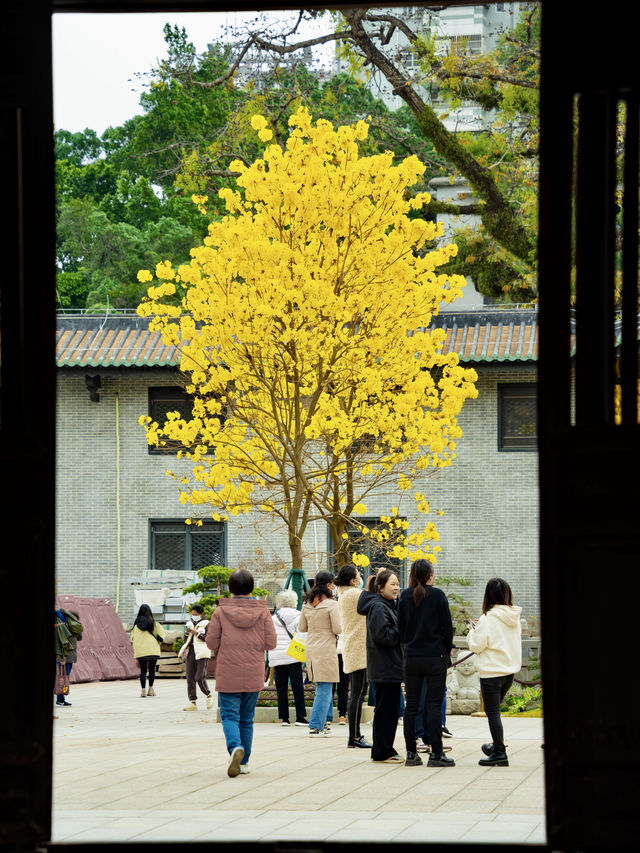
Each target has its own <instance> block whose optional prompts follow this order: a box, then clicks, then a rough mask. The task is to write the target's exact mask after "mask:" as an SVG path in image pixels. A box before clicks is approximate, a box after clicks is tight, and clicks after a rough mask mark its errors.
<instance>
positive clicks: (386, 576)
mask: <svg viewBox="0 0 640 853" xmlns="http://www.w3.org/2000/svg"><path fill="white" fill-rule="evenodd" d="M397 577H398V576H397V574H396V573H395V572H392V571H391V569H383V570H382V571H381V572H378V574H377V575H376V592H378V593H379V592H380V590H381V589H383V587H385V586H386V585H387V581H389V580H390V578H397Z"/></svg>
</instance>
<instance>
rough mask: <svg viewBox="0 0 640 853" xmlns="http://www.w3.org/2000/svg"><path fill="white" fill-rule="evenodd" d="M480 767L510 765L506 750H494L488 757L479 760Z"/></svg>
mask: <svg viewBox="0 0 640 853" xmlns="http://www.w3.org/2000/svg"><path fill="white" fill-rule="evenodd" d="M478 764H479V765H480V767H508V766H509V759H508V758H507V753H506V752H492V753H491V755H490V756H489V757H488V758H481V759H480V761H478Z"/></svg>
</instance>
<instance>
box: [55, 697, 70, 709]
mask: <svg viewBox="0 0 640 853" xmlns="http://www.w3.org/2000/svg"><path fill="white" fill-rule="evenodd" d="M63 705H66V706H67V708H70V707H71V705H72V703H71V702H67V700H66V699H65V700H64V701H63V702H56V708H60V707H61V706H63Z"/></svg>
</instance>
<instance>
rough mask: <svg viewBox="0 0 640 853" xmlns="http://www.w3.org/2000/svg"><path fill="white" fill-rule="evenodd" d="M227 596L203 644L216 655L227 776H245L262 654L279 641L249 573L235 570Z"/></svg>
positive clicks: (260, 681) (261, 682)
mask: <svg viewBox="0 0 640 853" xmlns="http://www.w3.org/2000/svg"><path fill="white" fill-rule="evenodd" d="M228 586H229V592H230V593H231V595H232V598H221V599H220V600H219V601H218V605H217V607H216V609H215V610H214V611H213V614H212V616H211V620H210V622H209V627H208V628H207V636H206V643H207V646H208V647H209V648H210V649H211V650H212V651H214V652H217V656H216V691H217V692H218V707H219V708H220V720H221V722H222V731H223V732H224V737H225V741H226V744H227V752H228V753H229V764H228V766H227V775H228V776H231V777H234V776H238V775H240V774H241V773H248V772H249V756H250V755H251V749H252V746H253V717H254V714H255V709H256V703H257V701H258V694H259V693H260V691H261V690H262V688H263V687H264V653H265V652H267V651H271V649H275V647H276V645H277V642H278V638H277V636H276V629H275V628H274V626H273V622H272V621H271V614H270V613H269V608H268V607H267V602H266V601H265V600H263V599H256V598H251V593H252V592H253V587H254V583H253V575H252V574H251V572H248V571H247V570H246V569H236V571H235V572H232V573H231V575H230V576H229V581H228Z"/></svg>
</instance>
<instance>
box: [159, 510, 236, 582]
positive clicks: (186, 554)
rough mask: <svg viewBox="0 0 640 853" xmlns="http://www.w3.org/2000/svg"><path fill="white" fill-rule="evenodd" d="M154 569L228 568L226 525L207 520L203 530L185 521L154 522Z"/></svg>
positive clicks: (188, 570) (195, 569)
mask: <svg viewBox="0 0 640 853" xmlns="http://www.w3.org/2000/svg"><path fill="white" fill-rule="evenodd" d="M150 527H151V530H150V539H151V542H150V545H151V547H150V568H151V569H163V570H177V571H185V572H197V571H198V569H202V568H203V567H204V566H224V565H225V562H226V559H227V554H226V525H225V524H224V523H223V522H219V521H203V523H202V527H196V526H195V525H193V524H185V523H184V521H151V522H150Z"/></svg>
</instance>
